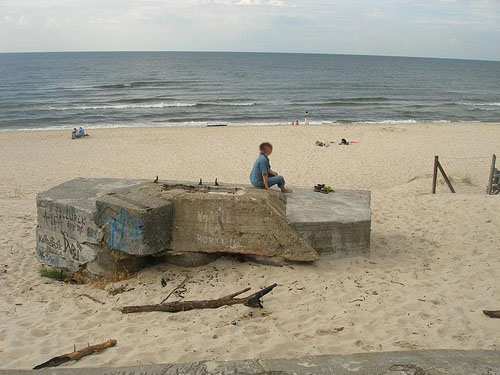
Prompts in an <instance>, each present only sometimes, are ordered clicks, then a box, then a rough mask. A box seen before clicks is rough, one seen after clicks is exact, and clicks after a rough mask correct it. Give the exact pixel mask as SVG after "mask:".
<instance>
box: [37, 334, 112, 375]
mask: <svg viewBox="0 0 500 375" xmlns="http://www.w3.org/2000/svg"><path fill="white" fill-rule="evenodd" d="M115 345H116V340H114V339H109V340H108V341H106V342H103V343H101V344H97V345H92V346H87V347H86V348H83V349H80V350H76V347H75V348H74V351H73V352H71V353H67V354H63V355H59V356H57V357H54V358H51V359H49V360H48V361H47V362H44V363H42V364H40V365H38V366H35V367H33V370H39V369H41V368H46V367H56V366H59V365H62V364H63V363H66V362H69V361H78V360H79V359H80V358H83V357H85V356H87V355H90V354H93V353H97V352H101V351H103V350H104V349H107V348H111V347H113V346H115Z"/></svg>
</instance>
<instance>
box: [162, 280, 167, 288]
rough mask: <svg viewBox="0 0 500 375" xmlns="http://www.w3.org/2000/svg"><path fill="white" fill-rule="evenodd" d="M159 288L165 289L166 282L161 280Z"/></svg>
mask: <svg viewBox="0 0 500 375" xmlns="http://www.w3.org/2000/svg"><path fill="white" fill-rule="evenodd" d="M161 286H162V287H163V288H165V287H166V286H167V282H166V281H165V279H161Z"/></svg>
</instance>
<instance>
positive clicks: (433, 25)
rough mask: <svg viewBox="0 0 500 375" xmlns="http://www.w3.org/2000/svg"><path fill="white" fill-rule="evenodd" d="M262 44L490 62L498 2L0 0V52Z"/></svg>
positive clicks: (497, 44)
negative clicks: (487, 60) (486, 60)
mask: <svg viewBox="0 0 500 375" xmlns="http://www.w3.org/2000/svg"><path fill="white" fill-rule="evenodd" d="M89 50H90V51H98V50H99V51H101V50H161V51H170V50H176V51H179V50H182V51H186V50H187V51H265V52H319V53H346V54H376V55H405V56H429V57H453V58H455V57H456V58H471V59H491V60H500V0H0V51H1V52H15V51H89Z"/></svg>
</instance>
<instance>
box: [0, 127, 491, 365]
mask: <svg viewBox="0 0 500 375" xmlns="http://www.w3.org/2000/svg"><path fill="white" fill-rule="evenodd" d="M90 133H91V136H90V137H88V138H86V139H81V140H71V138H70V131H12V132H0V165H1V167H0V368H31V367H33V366H34V365H36V364H39V363H41V362H44V361H45V360H47V359H49V358H50V357H53V356H55V355H59V354H62V353H66V352H69V351H72V349H73V344H76V345H77V348H78V347H82V346H84V345H87V343H90V344H95V343H98V342H102V341H105V340H107V339H109V338H114V339H117V340H118V345H117V346H116V347H115V348H111V349H108V350H106V351H104V352H102V353H100V354H96V355H92V356H89V357H86V358H83V359H82V360H80V361H79V362H77V363H71V364H67V365H64V366H73V367H93V366H127V365H136V364H150V363H168V362H189V361H197V360H202V359H217V360H226V359H243V358H279V357H294V356H304V355H317V354H344V353H356V352H372V351H389V350H406V349H412V350H414V349H437V348H449V349H500V322H499V321H498V320H495V319H491V318H488V317H486V316H484V315H483V314H482V312H481V310H482V309H500V288H499V287H498V286H497V284H498V280H499V279H500V196H486V195H485V188H486V183H487V179H488V175H489V165H490V160H491V155H492V154H493V153H494V152H496V153H497V154H499V153H500V124H463V123H460V124H438V125H436V124H432V125H431V124H412V125H389V124H387V125H336V126H310V127H291V126H282V127H280V126H276V127H266V126H262V127H260V126H258V127H257V126H255V127H227V128H135V129H102V130H91V131H90ZM341 138H347V139H348V140H352V141H358V142H359V143H358V144H354V145H351V146H338V145H334V144H332V145H331V146H330V147H329V148H320V147H316V146H315V141H317V140H319V141H336V142H337V143H338V142H339V141H340V139H341ZM264 140H266V141H270V142H272V143H273V144H274V147H275V152H274V153H273V155H272V157H271V164H272V166H273V169H274V170H276V171H278V172H280V173H281V174H283V175H284V176H285V177H286V179H287V181H288V182H289V183H290V185H292V186H293V185H295V186H310V187H312V186H313V185H315V184H317V183H326V184H331V185H332V186H334V187H336V188H360V189H369V190H371V191H372V194H373V195H372V210H373V222H372V247H371V257H370V258H369V259H368V258H362V257H356V258H348V259H341V260H322V261H318V262H317V263H316V264H314V265H300V264H296V265H293V266H292V267H282V268H273V267H269V266H262V265H256V264H251V263H241V262H238V261H236V260H234V259H230V258H221V259H219V260H218V261H216V262H214V263H212V264H209V265H207V266H204V267H199V268H193V269H184V268H181V267H177V266H172V265H168V264H163V265H157V266H153V267H151V268H147V269H144V270H143V271H141V272H140V273H139V274H137V275H136V276H135V277H133V278H131V279H130V280H127V281H122V282H116V283H112V284H110V285H108V286H106V287H101V286H99V285H70V284H65V283H61V282H57V281H54V280H51V279H47V278H42V277H41V276H40V275H39V267H40V266H39V263H38V262H37V260H36V259H35V254H34V247H35V233H34V232H35V225H36V217H35V213H36V212H35V195H36V194H37V193H38V192H41V191H43V190H45V189H48V188H50V187H52V186H55V185H57V184H59V183H62V182H64V181H66V180H69V179H72V178H75V177H78V176H82V177H120V178H134V179H139V178H146V179H151V180H153V179H154V178H155V176H156V175H158V176H160V179H176V180H192V181H198V180H199V179H200V178H203V180H204V181H206V182H209V181H213V180H215V178H216V177H217V178H218V179H219V181H224V182H236V183H247V181H248V175H249V169H250V167H251V165H252V162H253V160H254V159H255V157H256V156H257V146H258V144H259V143H260V142H261V141H264ZM434 155H440V156H441V161H442V164H443V166H444V168H445V169H446V171H447V172H448V174H449V175H450V177H451V178H452V179H453V183H454V184H455V188H456V190H457V192H458V193H457V194H450V193H449V191H448V190H447V187H446V185H444V184H443V182H442V181H441V180H440V183H439V186H438V194H436V195H432V194H430V190H431V181H432V165H433V159H434ZM186 276H189V277H190V278H189V280H188V281H187V283H186V289H187V290H186V292H185V293H184V296H185V298H186V299H205V298H212V297H219V296H223V295H226V294H229V293H231V292H235V291H237V290H240V289H242V288H244V287H247V286H251V287H252V288H253V290H256V289H257V288H260V287H263V286H265V285H269V284H271V283H273V282H276V283H278V284H279V285H278V287H277V288H275V290H274V291H273V293H272V294H270V295H268V296H266V297H265V298H264V307H265V308H264V309H250V308H248V307H245V306H241V305H238V306H231V307H224V308H220V309H215V310H195V311H190V312H184V313H177V314H168V313H159V312H158V313H149V314H131V315H122V314H121V313H120V312H119V311H118V310H117V309H118V308H119V307H121V306H124V305H130V304H149V303H159V302H160V301H161V300H162V299H163V298H164V297H165V296H166V295H167V294H168V292H170V291H171V290H172V289H173V288H174V287H175V286H176V285H177V284H178V283H180V282H181V281H182V280H183V279H184V278H185V277H186ZM162 278H164V279H166V280H167V286H166V287H165V288H162V286H161V283H160V281H161V279H162ZM121 285H127V286H126V288H127V289H132V290H130V291H128V292H125V293H121V294H117V295H115V296H112V295H110V294H109V293H108V292H107V290H108V289H109V288H111V287H119V286H121ZM82 294H88V295H90V296H92V297H94V298H96V299H97V300H99V301H102V302H103V303H104V304H100V303H97V302H95V301H93V300H91V299H89V298H87V297H85V296H81V295H82ZM176 299H178V297H175V296H172V297H171V298H170V300H172V301H174V300H176ZM249 312H252V313H253V316H249V315H248V314H249ZM232 321H236V325H232V324H231V322H232ZM342 328H343V329H342Z"/></svg>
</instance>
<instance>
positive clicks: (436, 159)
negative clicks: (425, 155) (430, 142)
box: [432, 156, 455, 194]
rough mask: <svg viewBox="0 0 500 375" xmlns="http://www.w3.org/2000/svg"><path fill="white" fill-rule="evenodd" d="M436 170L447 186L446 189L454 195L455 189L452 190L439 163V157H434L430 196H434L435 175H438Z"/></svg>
mask: <svg viewBox="0 0 500 375" xmlns="http://www.w3.org/2000/svg"><path fill="white" fill-rule="evenodd" d="M438 169H439V171H440V172H441V174H442V175H443V178H444V180H445V182H446V185H448V188H449V189H450V191H451V192H452V193H453V194H455V189H453V185H452V184H451V181H450V179H449V178H448V176H447V175H446V172H445V171H444V169H443V167H442V166H441V163H440V162H439V156H434V174H433V176H432V194H436V185H437V175H438Z"/></svg>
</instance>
